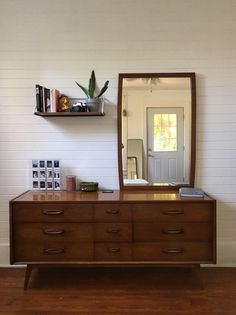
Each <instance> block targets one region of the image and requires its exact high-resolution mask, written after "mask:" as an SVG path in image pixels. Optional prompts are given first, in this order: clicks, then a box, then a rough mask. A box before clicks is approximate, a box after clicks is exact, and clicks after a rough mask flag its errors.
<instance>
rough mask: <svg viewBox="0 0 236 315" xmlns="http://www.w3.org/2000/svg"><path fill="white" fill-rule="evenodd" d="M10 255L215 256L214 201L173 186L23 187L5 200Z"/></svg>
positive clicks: (117, 261)
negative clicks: (147, 188)
mask: <svg viewBox="0 0 236 315" xmlns="http://www.w3.org/2000/svg"><path fill="white" fill-rule="evenodd" d="M10 244H11V251H10V262H11V264H27V271H26V278H25V288H26V287H27V284H28V280H29V277H30V273H31V270H32V268H33V266H35V265H42V264H44V265H45V264H68V265H69V264H76V265H83V266H86V265H87V266H88V265H90V266H91V265H92V266H98V265H101V266H124V265H129V266H157V265H199V264H202V263H207V264H208V263H215V262H216V202H215V200H213V199H211V198H210V197H208V196H205V197H204V198H180V196H179V194H178V193H177V192H151V191H150V192H149V191H114V193H102V192H96V193H88V192H83V193H81V192H66V191H57V192H40V191H37V192H35V191H28V192H26V193H24V194H22V195H20V196H19V197H17V198H15V199H14V200H12V201H11V202H10Z"/></svg>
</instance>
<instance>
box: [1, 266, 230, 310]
mask: <svg viewBox="0 0 236 315" xmlns="http://www.w3.org/2000/svg"><path fill="white" fill-rule="evenodd" d="M24 272H25V269H24V268H1V269H0V314H1V315H3V314H4V315H12V314H24V315H31V314H34V315H46V314H47V315H54V314H55V315H62V314H63V315H72V314H73V315H75V314H79V315H81V314H86V315H88V314H94V315H98V314H104V315H118V314H125V315H126V314H127V315H128V314H131V315H134V314H138V315H146V314H152V315H154V314H156V315H236V268H200V269H198V270H195V271H193V270H192V269H187V268H186V269H180V268H175V269H172V268H169V269H162V268H158V269H135V270H132V269H76V268H71V269H61V268H56V269H52V268H50V269H49V268H43V269H39V270H35V271H34V272H33V274H32V278H31V281H30V284H29V289H28V290H27V291H24V290H23V282H24Z"/></svg>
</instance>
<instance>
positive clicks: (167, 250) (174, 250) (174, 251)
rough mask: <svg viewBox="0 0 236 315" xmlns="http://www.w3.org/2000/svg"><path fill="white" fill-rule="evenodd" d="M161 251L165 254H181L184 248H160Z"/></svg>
mask: <svg viewBox="0 0 236 315" xmlns="http://www.w3.org/2000/svg"><path fill="white" fill-rule="evenodd" d="M162 252H163V253H165V254H182V253H183V252H184V249H183V248H181V247H172V248H162Z"/></svg>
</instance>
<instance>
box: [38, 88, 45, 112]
mask: <svg viewBox="0 0 236 315" xmlns="http://www.w3.org/2000/svg"><path fill="white" fill-rule="evenodd" d="M43 103H44V102H43V87H42V86H41V85H39V111H40V112H43Z"/></svg>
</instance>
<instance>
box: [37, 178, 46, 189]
mask: <svg viewBox="0 0 236 315" xmlns="http://www.w3.org/2000/svg"><path fill="white" fill-rule="evenodd" d="M39 189H40V190H45V189H46V182H45V180H40V181H39Z"/></svg>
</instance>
